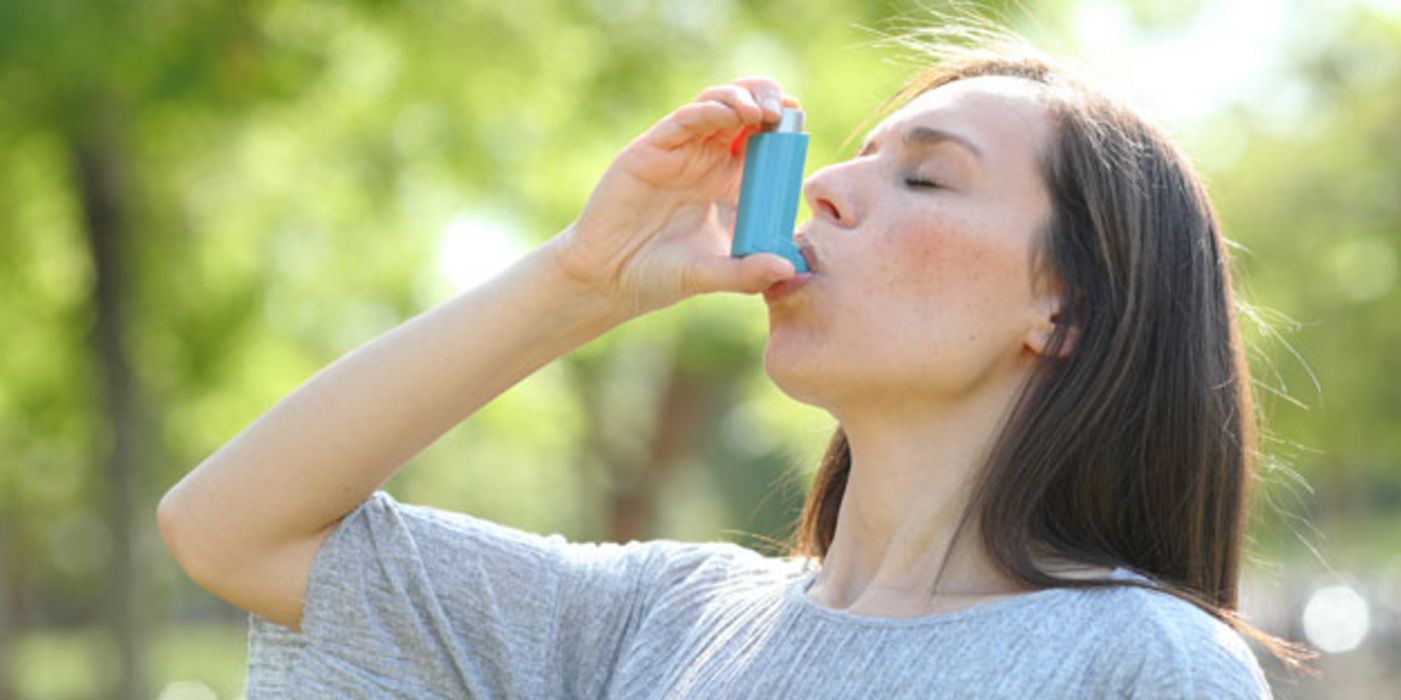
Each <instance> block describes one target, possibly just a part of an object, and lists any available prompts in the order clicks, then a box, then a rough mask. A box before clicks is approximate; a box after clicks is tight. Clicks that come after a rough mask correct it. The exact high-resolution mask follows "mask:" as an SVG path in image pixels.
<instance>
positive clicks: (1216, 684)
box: [1109, 593, 1274, 700]
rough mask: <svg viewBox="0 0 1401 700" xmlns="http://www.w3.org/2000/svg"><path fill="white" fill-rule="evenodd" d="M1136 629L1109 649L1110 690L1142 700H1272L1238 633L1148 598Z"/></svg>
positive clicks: (1175, 604)
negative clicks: (1112, 672)
mask: <svg viewBox="0 0 1401 700" xmlns="http://www.w3.org/2000/svg"><path fill="white" fill-rule="evenodd" d="M1146 595H1147V596H1149V599H1150V600H1153V601H1156V602H1151V603H1149V604H1148V605H1147V606H1145V607H1146V614H1145V612H1144V611H1143V610H1140V611H1139V613H1138V614H1140V615H1142V617H1140V618H1139V619H1140V621H1141V622H1140V624H1136V625H1124V626H1122V627H1121V628H1120V631H1119V633H1118V635H1117V639H1115V640H1114V641H1113V642H1112V643H1111V644H1110V645H1109V649H1111V650H1112V654H1111V657H1112V658H1113V659H1114V661H1113V662H1112V666H1113V669H1114V675H1115V677H1116V678H1115V681H1114V682H1113V683H1112V685H1113V686H1114V687H1117V688H1118V689H1119V690H1120V695H1121V696H1122V697H1128V698H1135V699H1141V700H1148V699H1150V698H1151V699H1153V700H1189V699H1190V700H1196V699H1198V698H1220V699H1221V700H1271V699H1272V698H1273V697H1274V696H1273V695H1272V693H1271V690H1270V685H1269V682H1268V681H1267V680H1266V679H1265V674H1264V672H1263V671H1262V670H1261V668H1260V664H1259V661H1258V660H1257V659H1256V658H1255V654H1254V652H1252V651H1251V649H1250V647H1249V646H1248V645H1247V644H1246V642H1245V640H1244V638H1242V637H1241V636H1240V634H1239V633H1238V632H1236V631H1235V630H1234V629H1231V627H1229V626H1228V625H1226V624H1225V623H1223V622H1221V621H1219V620H1216V619H1215V618H1213V617H1211V616H1210V615H1208V614H1207V613H1205V612H1202V611H1201V610H1199V609H1198V608H1196V607H1195V606H1193V605H1191V604H1190V603H1187V602H1184V601H1180V600H1178V599H1176V598H1171V597H1170V596H1167V595H1166V594H1157V593H1149V594H1146ZM1140 600H1142V599H1140Z"/></svg>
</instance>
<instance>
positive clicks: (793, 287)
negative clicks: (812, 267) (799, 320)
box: [764, 272, 812, 304]
mask: <svg viewBox="0 0 1401 700" xmlns="http://www.w3.org/2000/svg"><path fill="white" fill-rule="evenodd" d="M810 281H812V273H811V272H799V273H798V274H797V275H795V276H793V277H789V278H788V279H786V280H783V281H782V282H778V283H776V284H774V285H773V286H771V287H769V288H768V289H765V290H764V301H766V302H768V303H770V304H772V303H774V302H776V301H779V300H781V299H784V298H787V297H788V296H790V295H792V294H793V293H795V292H797V291H798V290H799V289H802V288H803V287H805V286H807V283H808V282H810Z"/></svg>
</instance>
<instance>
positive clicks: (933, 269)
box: [885, 227, 1006, 306]
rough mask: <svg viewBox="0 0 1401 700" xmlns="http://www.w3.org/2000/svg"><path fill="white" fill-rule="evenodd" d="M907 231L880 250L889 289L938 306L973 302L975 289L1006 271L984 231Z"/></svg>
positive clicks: (992, 281)
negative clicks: (895, 242) (884, 262)
mask: <svg viewBox="0 0 1401 700" xmlns="http://www.w3.org/2000/svg"><path fill="white" fill-rule="evenodd" d="M912 233H913V234H915V235H910V236H908V237H906V238H904V240H900V241H898V244H897V245H893V246H892V247H891V250H889V251H888V252H887V253H886V255H885V258H886V259H887V261H888V264H889V266H890V272H889V274H888V275H887V278H888V283H889V285H890V287H891V289H890V291H891V292H892V293H894V294H898V295H900V296H905V297H910V298H913V299H920V300H926V301H928V302H930V303H933V304H938V305H940V306H947V305H948V304H951V303H957V304H960V305H965V306H967V305H977V304H979V303H980V300H979V299H978V298H977V297H978V296H980V295H979V294H978V291H979V290H982V289H986V288H987V287H989V286H990V285H995V284H997V283H998V282H999V278H1002V277H1005V275H1006V269H1005V268H1006V265H1005V264H1004V263H1005V261H1003V260H1000V259H999V258H1000V257H1001V256H1002V255H1001V251H999V250H998V249H997V247H996V246H995V245H994V242H993V241H992V240H990V238H989V236H987V235H986V234H984V233H980V232H976V231H969V230H966V229H962V228H953V227H950V228H945V229H942V230H939V229H930V228H926V229H923V230H918V231H913V232H912Z"/></svg>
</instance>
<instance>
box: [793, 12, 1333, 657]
mask: <svg viewBox="0 0 1401 700" xmlns="http://www.w3.org/2000/svg"><path fill="white" fill-rule="evenodd" d="M979 43H983V44H985V45H984V46H981V47H974V48H968V47H964V46H960V45H957V44H948V43H944V42H940V43H935V44H932V45H931V44H928V43H924V44H921V45H920V46H919V48H920V49H921V51H922V53H923V54H924V55H926V56H929V55H932V56H933V57H934V58H935V59H936V63H935V65H934V67H933V68H929V69H926V70H925V71H924V72H923V73H921V74H920V75H918V76H917V77H915V78H914V79H913V80H911V81H910V82H908V83H907V84H906V85H905V86H904V87H903V88H902V89H901V90H900V91H899V92H898V93H896V94H895V95H894V96H893V97H892V98H891V100H890V101H889V102H888V103H887V104H886V107H885V109H884V110H882V112H883V113H888V112H889V111H892V110H894V109H897V108H898V107H900V106H902V105H904V104H906V103H908V102H909V101H910V100H912V99H914V98H915V97H916V96H918V95H920V94H922V93H924V92H927V91H929V90H933V89H935V88H937V87H939V86H941V85H946V84H948V83H952V82H954V81H958V80H963V79H967V78H972V77H978V76H1011V77H1017V78H1024V79H1026V80H1030V81H1033V82H1035V83H1038V84H1039V85H1041V86H1043V88H1044V91H1043V94H1044V96H1045V98H1044V99H1045V101H1046V105H1047V108H1048V110H1049V112H1050V114H1051V116H1052V119H1053V120H1054V132H1053V133H1054V136H1053V138H1052V142H1051V143H1050V144H1049V145H1048V147H1047V149H1046V152H1044V153H1042V154H1041V164H1042V169H1043V174H1044V178H1045V182H1046V184H1047V187H1048V191H1049V193H1050V195H1051V201H1052V212H1051V216H1050V220H1049V221H1048V224H1047V226H1046V228H1045V229H1044V230H1043V231H1042V232H1041V235H1040V237H1039V240H1038V243H1037V247H1038V250H1037V251H1036V253H1035V257H1034V259H1033V261H1032V266H1033V267H1032V269H1033V270H1037V271H1047V272H1050V273H1053V274H1054V275H1055V276H1056V277H1057V278H1058V280H1059V281H1060V283H1061V285H1062V289H1063V295H1062V300H1061V307H1060V308H1061V314H1060V316H1061V319H1060V323H1059V325H1058V327H1057V331H1056V333H1055V335H1054V337H1053V338H1052V340H1051V342H1050V349H1049V350H1048V352H1046V353H1045V354H1044V355H1043V356H1041V357H1040V358H1039V359H1038V361H1037V365H1036V366H1035V368H1034V370H1033V373H1032V376H1031V378H1030V380H1029V381H1028V382H1027V384H1026V385H1025V386H1024V387H1023V389H1022V391H1021V393H1020V395H1019V396H1018V398H1017V400H1016V402H1015V403H1014V405H1013V409H1012V412H1011V414H1010V416H1009V418H1008V420H1007V423H1006V427H1005V429H1004V430H1003V432H1002V433H1001V435H1000V438H999V440H998V442H997V443H996V444H995V445H994V447H993V449H992V451H991V454H990V457H989V459H988V461H987V463H986V464H985V465H984V467H983V469H982V470H981V471H980V472H979V474H978V475H977V480H976V481H975V484H974V489H973V492H972V498H971V500H970V502H969V503H968V505H967V507H966V509H965V510H964V513H963V517H962V518H961V519H960V521H959V523H958V527H957V528H956V529H955V531H954V537H955V538H957V537H959V535H960V534H961V533H962V532H963V530H964V528H965V526H966V525H967V524H968V522H969V521H970V519H972V518H977V519H978V520H977V522H978V528H979V530H980V532H981V535H982V544H983V546H984V547H985V548H986V550H987V552H988V554H989V556H990V557H991V558H992V559H993V561H994V562H995V563H996V565H997V566H999V567H1000V568H1001V570H1002V571H1003V573H1004V574H1006V575H1008V576H1010V577H1012V578H1013V579H1014V580H1017V581H1019V582H1021V583H1023V584H1026V585H1028V586H1032V587H1038V588H1043V587H1071V588H1098V587H1105V586H1120V585H1134V586H1140V587H1145V588H1149V589H1152V590H1158V591H1161V592H1165V593H1169V594H1171V595H1174V596H1176V597H1178V598H1181V599H1183V600H1185V601H1188V602H1190V603H1192V604H1194V605H1196V606H1197V607H1199V608H1200V609H1202V610H1204V611H1206V612H1207V613H1209V614H1211V615H1212V616H1213V617H1215V618H1217V619H1218V620H1221V621H1223V622H1224V623H1226V624H1228V625H1230V626H1231V627H1232V628H1233V629H1235V630H1236V631H1238V632H1239V633H1241V634H1243V635H1246V636H1248V637H1250V638H1251V639H1254V640H1255V641H1256V642H1258V643H1260V644H1261V645H1262V646H1264V647H1265V648H1266V649H1268V650H1269V651H1270V652H1271V653H1273V654H1274V655H1275V656H1276V657H1277V658H1279V659H1280V660H1281V661H1283V662H1285V663H1286V664H1288V665H1289V666H1292V667H1294V668H1301V669H1303V670H1305V671H1308V672H1310V673H1312V672H1313V671H1312V669H1309V668H1308V667H1307V666H1306V665H1305V664H1304V663H1303V662H1304V661H1306V660H1307V659H1311V658H1313V657H1315V656H1317V653H1316V652H1313V651H1311V650H1309V649H1308V648H1307V647H1304V646H1302V645H1299V644H1298V643H1295V642H1289V641H1286V640H1282V639H1279V638H1276V637H1273V636H1271V635H1269V634H1266V633H1264V632H1261V631H1259V630H1257V629H1255V628H1254V627H1252V626H1251V625H1249V624H1247V623H1246V622H1244V621H1243V620H1242V619H1241V618H1240V617H1239V614H1238V612H1237V599H1238V591H1237V579H1238V576H1239V567H1240V558H1241V546H1242V539H1243V537H1244V534H1245V526H1246V512H1247V503H1248V495H1249V494H1248V492H1249V486H1250V479H1251V477H1252V474H1253V461H1254V459H1255V457H1256V449H1255V444H1256V443H1255V426H1254V422H1255V415H1254V408H1253V402H1252V398H1251V390H1250V379H1249V372H1248V368H1247V365H1246V361H1245V355H1244V352H1243V349H1242V345H1241V339H1240V334H1239V331H1238V330H1237V328H1236V313H1235V308H1234V303H1235V302H1234V297H1233V295H1232V291H1231V274H1230V269H1229V260H1228V258H1227V252H1226V250H1225V248H1224V245H1223V239H1222V236H1221V233H1220V227H1219V225H1218V223H1217V220H1216V216H1215V214H1214V213H1213V211H1212V207H1211V204H1210V202H1209V201H1208V199H1207V196H1206V193H1205V192H1204V190H1203V189H1202V186H1201V184H1200V183H1199V182H1198V179H1197V177H1196V176H1195V174H1194V173H1193V171H1192V168H1191V166H1190V165H1189V164H1188V163H1187V161H1186V159H1185V158H1184V157H1183V156H1182V155H1181V154H1180V153H1179V152H1178V151H1177V149H1176V148H1174V147H1173V145H1172V144H1171V143H1169V141H1168V140H1167V138H1166V137H1164V135H1163V134H1162V133H1161V132H1159V131H1158V130H1157V129H1156V128H1154V127H1153V126H1151V125H1150V124H1148V123H1147V122H1145V121H1144V120H1143V119H1141V118H1140V117H1138V116H1137V115H1136V114H1134V113H1133V112H1132V111H1131V110H1130V109H1128V108H1126V107H1124V106H1122V105H1120V104H1118V103H1117V102H1115V101H1113V100H1111V99H1109V98H1108V97H1106V96H1104V95H1103V94H1102V93H1100V92H1098V91H1096V90H1094V89H1092V88H1091V87H1089V86H1088V85H1087V84H1086V83H1085V82H1084V81H1083V80H1082V79H1080V78H1077V77H1075V75H1074V74H1073V73H1072V72H1071V71H1069V70H1067V69H1066V68H1063V67H1061V66H1059V65H1057V64H1056V63H1054V62H1053V61H1052V60H1050V59H1049V58H1047V57H1045V56H1044V55H1042V54H1040V53H1039V52H1037V51H1035V50H1034V49H1031V48H1030V47H1028V46H1026V45H1025V44H1024V43H1021V42H1010V43H1009V42H1008V41H1007V40H1006V39H1005V35H1000V36H999V37H998V39H997V41H996V42H995V43H993V44H990V45H989V44H986V39H984V40H982V41H980V42H979ZM1071 326H1074V327H1076V328H1077V337H1076V339H1075V341H1074V344H1073V346H1072V347H1071V348H1070V352H1069V353H1068V355H1066V356H1065V357H1058V355H1059V352H1058V351H1059V349H1060V348H1062V347H1065V346H1064V343H1065V342H1066V336H1067V331H1068V330H1069V329H1070V327H1071ZM850 470H851V451H850V447H849V445H848V444H847V439H846V434H845V433H844V432H843V431H842V429H841V428H840V427H838V428H837V430H836V433H835V434H834V435H833V436H832V438H831V441H830V443H829V444H828V447H827V451H826V454H825V455H824V457H823V458H822V461H821V464H820V465H819V467H818V470H817V474H816V477H815V479H814V481H813V485H812V489H811V491H810V493H809V494H808V497H807V501H806V503H805V504H804V506H803V510H802V514H801V516H800V518H799V522H798V529H797V531H796V532H795V533H794V536H793V540H792V543H791V551H790V554H792V555H795V556H802V557H812V558H815V559H818V560H820V559H821V558H822V557H823V556H825V554H826V552H827V550H828V548H829V547H830V546H831V543H832V538H833V535H834V533H835V532H836V527H837V516H838V510H839V508H840V505H841V501H842V496H843V494H844V493H845V490H846V483H847V477H848V475H849V473H850ZM1038 553H1049V554H1051V555H1053V556H1055V557H1057V558H1061V559H1066V560H1069V561H1073V562H1079V563H1083V564H1087V565H1093V566H1123V567H1125V568H1128V569H1131V570H1134V571H1136V572H1138V573H1140V574H1142V575H1144V576H1145V577H1147V578H1148V579H1150V581H1151V583H1141V582H1138V581H1120V580H1114V581H1107V580H1087V579H1071V578H1061V577H1058V576H1055V575H1053V574H1050V573H1048V572H1047V571H1045V570H1043V569H1041V568H1039V567H1038V566H1037V564H1036V562H1035V560H1034V558H1033V557H1034V555H1036V554H1038ZM940 573H941V574H942V571H941V572H940Z"/></svg>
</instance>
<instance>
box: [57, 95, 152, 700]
mask: <svg viewBox="0 0 1401 700" xmlns="http://www.w3.org/2000/svg"><path fill="white" fill-rule="evenodd" d="M112 117H113V114H112V113H111V112H108V111H99V112H97V113H96V115H95V118H93V119H91V120H89V121H88V122H87V123H86V124H87V126H86V128H84V129H82V130H81V132H80V133H78V134H77V135H76V136H75V137H74V138H73V139H72V140H71V141H70V143H69V149H70V157H71V159H72V166H73V175H74V179H75V183H74V184H75V187H76V190H77V193H78V196H79V198H80V199H81V202H82V207H83V220H84V223H85V225H86V234H87V242H88V250H89V253H90V254H91V257H92V269H93V286H92V296H91V303H92V308H93V311H94V316H95V320H94V324H93V327H92V330H91V333H90V335H89V337H88V342H89V344H90V348H91V351H92V354H93V358H94V361H95V362H96V364H97V368H98V372H97V376H98V377H99V378H100V381H101V401H102V414H103V417H104V421H103V422H104V423H105V425H104V427H105V428H107V431H106V433H107V435H110V441H109V440H108V439H105V438H106V437H107V435H103V433H104V431H102V430H99V431H97V434H98V436H99V438H98V439H97V440H96V441H95V444H96V447H97V449H98V450H99V452H103V451H105V454H103V457H102V475H103V477H105V478H104V482H103V485H104V488H103V489H102V492H103V493H104V494H106V496H107V500H106V502H105V504H104V505H105V511H106V516H107V519H108V523H109V525H110V528H111V533H112V540H113V545H114V546H113V549H112V557H111V559H110V561H109V562H108V567H109V568H108V576H107V580H106V586H105V594H106V595H105V599H104V603H105V604H104V605H103V610H104V611H105V612H106V613H107V615H108V619H107V621H106V622H107V624H109V625H110V627H111V630H112V638H113V641H114V642H115V643H116V647H117V649H118V654H119V664H118V670H119V677H118V685H117V688H116V691H117V692H116V694H115V695H114V696H113V697H116V698H120V699H121V700H136V698H145V697H149V695H147V693H146V692H145V689H146V688H145V678H144V674H143V672H142V662H143V658H144V653H143V652H144V651H145V648H146V635H145V629H144V626H143V615H142V614H141V613H142V600H143V597H142V595H141V591H142V590H143V586H142V585H141V582H142V580H143V577H142V575H141V574H142V567H141V566H140V565H139V563H138V562H137V561H136V558H137V556H138V553H139V552H141V551H142V548H141V547H140V546H139V543H140V541H141V533H142V530H143V528H142V527H141V523H142V522H143V518H142V514H144V509H142V508H141V507H140V495H141V488H140V486H141V483H142V479H141V465H142V459H143V454H144V450H143V448H144V446H145V444H146V440H145V437H146V436H145V430H144V426H145V425H146V424H147V423H146V421H144V420H143V419H142V417H143V414H142V411H141V401H140V397H139V394H138V387H137V378H136V376H135V374H134V373H133V371H132V367H131V362H130V361H129V358H128V356H127V352H126V348H125V346H124V345H123V342H122V329H123V327H124V325H123V321H124V315H125V312H126V308H125V305H124V303H123V291H124V288H125V286H126V284H125V283H126V277H125V272H126V271H127V270H126V269H125V266H124V254H125V252H126V251H127V249H128V248H129V247H130V245H131V242H130V237H129V233H130V229H129V223H128V220H127V218H126V211H125V209H124V207H123V205H124V203H125V202H124V199H123V190H124V188H123V185H124V184H125V183H124V180H123V175H124V172H123V170H124V168H123V166H124V164H125V158H124V153H123V142H122V140H121V139H119V138H117V136H116V135H117V133H118V132H117V127H116V124H115V123H114V121H113V119H112Z"/></svg>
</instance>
